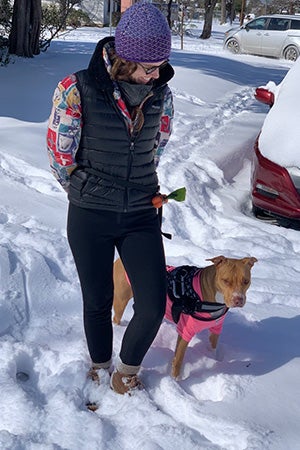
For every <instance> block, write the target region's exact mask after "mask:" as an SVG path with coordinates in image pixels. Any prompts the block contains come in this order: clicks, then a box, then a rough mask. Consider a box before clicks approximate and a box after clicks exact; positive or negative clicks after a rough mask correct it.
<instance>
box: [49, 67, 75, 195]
mask: <svg viewBox="0 0 300 450" xmlns="http://www.w3.org/2000/svg"><path fill="white" fill-rule="evenodd" d="M81 125H82V124H81V104H80V94H79V91H78V89H77V87H76V77H75V75H70V76H68V77H66V78H64V79H63V80H62V81H60V82H59V83H58V86H57V88H56V89H55V92H54V95H53V106H52V110H51V114H50V118H49V123H48V132H47V150H48V156H49V160H50V167H51V171H52V173H53V174H54V176H55V177H56V179H57V180H58V181H59V183H60V184H61V185H62V187H63V188H64V189H65V190H66V191H68V187H69V184H70V175H71V173H72V171H73V170H74V169H75V168H76V165H77V164H76V160H75V156H76V152H77V150H78V146H79V142H80V137H81Z"/></svg>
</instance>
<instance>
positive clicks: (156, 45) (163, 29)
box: [115, 2, 171, 63]
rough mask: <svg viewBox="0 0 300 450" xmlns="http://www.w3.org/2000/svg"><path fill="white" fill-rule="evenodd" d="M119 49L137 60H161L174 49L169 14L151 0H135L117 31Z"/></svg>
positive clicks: (128, 56)
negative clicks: (136, 1)
mask: <svg viewBox="0 0 300 450" xmlns="http://www.w3.org/2000/svg"><path fill="white" fill-rule="evenodd" d="M115 46H116V53H117V55H118V56H119V57H120V58H124V59H126V60H127V61H133V62H146V63H152V62H159V61H163V60H165V59H168V58H169V56H170V52H171V31H170V28H169V25H168V22H167V20H166V18H165V16H164V15H163V14H162V13H161V12H160V11H159V9H158V8H157V7H156V6H153V5H151V3H141V2H139V3H135V4H134V5H133V6H131V7H130V8H128V9H127V10H126V11H125V12H124V14H123V15H122V17H121V20H120V22H119V23H118V25H117V28H116V33H115Z"/></svg>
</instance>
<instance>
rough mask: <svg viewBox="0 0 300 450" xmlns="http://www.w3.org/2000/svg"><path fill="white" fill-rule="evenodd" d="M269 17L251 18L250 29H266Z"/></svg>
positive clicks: (248, 26)
mask: <svg viewBox="0 0 300 450" xmlns="http://www.w3.org/2000/svg"><path fill="white" fill-rule="evenodd" d="M266 23H267V19H266V18H265V17H259V18H258V19H254V20H251V22H249V23H247V25H246V27H247V28H248V30H264V29H265V27H266Z"/></svg>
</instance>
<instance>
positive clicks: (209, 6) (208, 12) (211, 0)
mask: <svg viewBox="0 0 300 450" xmlns="http://www.w3.org/2000/svg"><path fill="white" fill-rule="evenodd" d="M216 3H217V0H205V2H204V7H205V14H204V25H203V30H202V33H201V36H200V39H209V38H210V36H211V28H212V21H213V15H214V9H215V6H216Z"/></svg>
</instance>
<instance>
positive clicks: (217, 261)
mask: <svg viewBox="0 0 300 450" xmlns="http://www.w3.org/2000/svg"><path fill="white" fill-rule="evenodd" d="M226 260H227V258H226V257H225V256H223V255H220V256H215V257H214V258H208V259H206V261H212V262H213V263H214V265H215V266H218V265H219V264H221V263H223V262H224V261H226Z"/></svg>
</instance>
